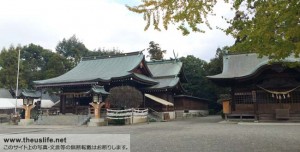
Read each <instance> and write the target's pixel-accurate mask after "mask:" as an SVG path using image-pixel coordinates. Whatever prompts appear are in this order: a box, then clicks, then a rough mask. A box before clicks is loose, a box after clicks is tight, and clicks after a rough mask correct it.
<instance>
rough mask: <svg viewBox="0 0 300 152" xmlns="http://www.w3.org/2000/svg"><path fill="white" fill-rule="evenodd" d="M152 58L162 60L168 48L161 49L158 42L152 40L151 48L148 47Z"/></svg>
mask: <svg viewBox="0 0 300 152" xmlns="http://www.w3.org/2000/svg"><path fill="white" fill-rule="evenodd" d="M147 50H148V53H149V56H150V60H161V59H163V58H164V54H165V53H166V52H167V51H166V50H161V48H160V46H159V44H158V43H155V42H154V41H150V43H149V48H147Z"/></svg>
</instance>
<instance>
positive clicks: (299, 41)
mask: <svg viewBox="0 0 300 152" xmlns="http://www.w3.org/2000/svg"><path fill="white" fill-rule="evenodd" d="M224 1H225V2H227V3H228V2H229V1H228V0H224ZM216 3H217V1H216V0H207V1H197V0H190V1H186V0H177V1H170V0H143V1H142V4H141V5H139V6H134V7H130V6H127V8H128V9H129V10H130V11H133V12H136V13H140V14H144V20H146V21H147V25H146V27H145V30H146V29H148V28H149V26H150V25H151V24H153V26H154V29H157V30H160V27H159V26H160V24H161V20H162V24H163V27H164V28H165V29H167V28H168V25H169V24H177V25H178V24H179V25H178V29H179V30H181V31H182V32H183V35H187V34H189V33H190V30H192V31H193V32H204V31H203V30H201V29H200V28H199V27H200V26H199V25H203V24H205V25H207V26H208V27H209V28H211V27H210V25H209V22H208V20H207V17H208V16H209V15H212V14H213V8H214V6H215V4H216ZM232 7H233V9H234V10H235V11H236V16H235V17H234V18H233V19H229V20H228V22H229V23H230V24H231V25H230V27H229V28H227V29H224V31H225V32H226V33H227V34H231V35H232V36H233V37H234V38H236V42H237V43H236V44H234V45H233V46H232V47H230V51H235V52H255V53H258V54H259V55H260V56H263V55H265V56H268V57H270V58H272V59H274V60H277V61H278V60H281V59H283V58H286V57H288V56H290V55H293V54H294V55H295V56H296V57H299V54H300V28H299V27H300V24H299V18H300V13H299V8H300V3H299V0H289V1H282V0H264V1H262V0H235V1H233V5H232Z"/></svg>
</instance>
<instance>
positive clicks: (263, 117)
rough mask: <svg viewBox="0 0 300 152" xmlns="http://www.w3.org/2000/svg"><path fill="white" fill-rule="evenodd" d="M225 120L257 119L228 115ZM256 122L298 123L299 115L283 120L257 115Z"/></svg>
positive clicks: (254, 119)
mask: <svg viewBox="0 0 300 152" xmlns="http://www.w3.org/2000/svg"><path fill="white" fill-rule="evenodd" d="M225 119H226V118H225ZM227 120H233V121H257V118H256V116H255V115H254V114H228V115H227ZM258 121H259V122H300V114H289V117H288V118H285V119H276V117H275V114H259V115H258Z"/></svg>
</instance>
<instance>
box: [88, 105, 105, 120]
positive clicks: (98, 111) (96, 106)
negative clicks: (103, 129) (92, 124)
mask: <svg viewBox="0 0 300 152" xmlns="http://www.w3.org/2000/svg"><path fill="white" fill-rule="evenodd" d="M90 105H91V106H93V107H94V114H95V118H96V119H99V118H100V117H101V116H100V110H101V108H102V107H103V106H104V105H105V103H104V102H101V103H100V104H98V103H94V102H92V103H90Z"/></svg>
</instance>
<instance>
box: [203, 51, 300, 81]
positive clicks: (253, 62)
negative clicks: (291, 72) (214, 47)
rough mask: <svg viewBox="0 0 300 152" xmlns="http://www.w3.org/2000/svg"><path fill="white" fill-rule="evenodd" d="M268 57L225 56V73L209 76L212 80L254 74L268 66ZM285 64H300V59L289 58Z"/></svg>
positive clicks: (255, 55) (252, 54)
mask: <svg viewBox="0 0 300 152" xmlns="http://www.w3.org/2000/svg"><path fill="white" fill-rule="evenodd" d="M269 62H270V59H269V58H268V57H262V58H258V55H257V54H255V53H250V54H238V55H225V56H224V57H223V72H222V73H221V74H217V75H213V76H208V78H210V79H232V78H241V77H246V76H250V75H252V74H254V73H255V72H256V71H257V70H258V69H259V68H261V67H263V66H266V65H268V64H269ZM283 62H300V58H294V57H288V58H286V59H284V60H283Z"/></svg>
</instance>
